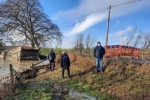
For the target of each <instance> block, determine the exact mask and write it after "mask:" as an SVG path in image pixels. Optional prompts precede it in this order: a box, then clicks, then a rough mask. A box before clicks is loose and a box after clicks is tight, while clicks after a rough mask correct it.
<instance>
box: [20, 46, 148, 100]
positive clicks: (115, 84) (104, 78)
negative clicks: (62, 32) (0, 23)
mask: <svg viewBox="0 0 150 100" xmlns="http://www.w3.org/2000/svg"><path fill="white" fill-rule="evenodd" d="M42 50H45V51H43V54H44V53H45V54H47V52H48V49H42ZM46 50H47V51H46ZM54 51H55V52H56V53H57V56H56V68H55V70H54V71H49V70H48V71H47V73H43V74H40V75H39V76H38V77H37V78H36V79H40V81H47V82H51V81H52V82H55V83H59V84H63V85H65V86H68V87H69V88H71V89H74V90H78V91H82V92H85V93H87V94H89V95H91V96H94V97H96V98H97V99H98V100H149V97H150V75H149V74H150V63H149V62H145V63H139V60H133V59H130V58H117V59H104V67H105V72H104V74H102V73H101V72H99V73H96V71H95V59H94V58H93V57H92V56H90V54H89V53H82V54H80V53H79V52H75V53H73V52H72V51H71V50H68V51H67V52H69V53H68V55H69V57H70V61H71V66H70V70H71V77H72V78H71V79H69V78H68V76H67V73H65V79H62V77H61V67H60V64H59V62H60V54H59V52H57V51H58V50H57V49H56V50H54ZM62 51H63V50H62ZM91 53H92V52H91ZM91 55H92V54H91ZM36 79H34V80H36ZM26 90H27V91H33V90H32V89H30V90H28V88H27V89H25V90H24V91H26ZM34 91H35V90H34ZM34 91H33V92H34ZM39 91H41V90H39ZM29 93H30V92H29ZM22 94H23V93H22V92H21V93H20V94H19V95H22ZM19 95H18V96H19ZM44 95H45V94H44ZM46 95H50V94H46ZM53 95H54V94H52V95H51V96H53ZM35 96H36V97H38V94H35ZM41 100H42V99H41ZM44 100H49V99H44ZM66 100H74V99H66Z"/></svg>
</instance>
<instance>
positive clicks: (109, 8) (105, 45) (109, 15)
mask: <svg viewBox="0 0 150 100" xmlns="http://www.w3.org/2000/svg"><path fill="white" fill-rule="evenodd" d="M108 9H109V10H108V21H107V30H106V44H105V46H107V44H108V32H109V21H110V10H111V5H110V6H109V8H108Z"/></svg>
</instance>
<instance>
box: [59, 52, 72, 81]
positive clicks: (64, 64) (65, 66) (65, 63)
mask: <svg viewBox="0 0 150 100" xmlns="http://www.w3.org/2000/svg"><path fill="white" fill-rule="evenodd" d="M60 66H61V68H62V78H63V79H64V72H65V70H67V71H68V77H69V78H71V76H70V59H69V56H68V54H67V53H66V52H65V51H63V53H62V56H61V60H60Z"/></svg>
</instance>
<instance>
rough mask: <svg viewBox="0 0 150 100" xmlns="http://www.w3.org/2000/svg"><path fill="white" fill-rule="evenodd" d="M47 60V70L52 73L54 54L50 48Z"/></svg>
mask: <svg viewBox="0 0 150 100" xmlns="http://www.w3.org/2000/svg"><path fill="white" fill-rule="evenodd" d="M47 59H48V60H49V68H50V70H51V71H53V70H54V69H55V52H53V49H52V48H51V49H50V52H49V54H48V56H47ZM52 67H53V68H52Z"/></svg>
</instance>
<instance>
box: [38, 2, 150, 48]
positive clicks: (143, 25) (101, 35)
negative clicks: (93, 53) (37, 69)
mask: <svg viewBox="0 0 150 100" xmlns="http://www.w3.org/2000/svg"><path fill="white" fill-rule="evenodd" d="M39 1H40V3H41V5H42V7H43V8H44V12H45V13H46V14H47V15H48V16H49V18H50V19H51V21H52V22H53V23H54V24H56V25H58V26H59V28H60V31H61V32H62V33H63V35H64V38H63V42H62V46H61V47H62V48H71V47H72V46H73V39H74V38H75V36H76V35H77V34H84V35H85V36H86V35H87V34H92V35H93V36H94V37H96V38H97V41H100V42H101V44H102V45H103V46H105V38H106V24H107V16H108V10H105V11H104V12H102V13H99V14H95V15H90V17H89V16H86V17H83V18H80V19H77V18H79V17H81V16H84V15H87V14H90V13H92V12H95V11H102V10H103V9H105V8H107V7H108V6H109V5H112V6H113V5H116V4H121V3H124V2H128V1H130V0H39ZM135 1H136V0H135ZM83 19H85V20H84V21H82V22H80V23H77V22H79V21H80V20H83ZM68 21H69V22H68ZM65 22H67V23H65ZM62 23H63V24H62ZM75 23H76V24H75ZM71 24H75V25H73V26H70V27H67V26H69V25H71ZM136 26H137V31H140V30H141V31H142V32H144V33H145V32H149V33H150V0H142V1H139V2H135V3H131V4H127V5H122V6H118V7H114V8H112V9H111V19H110V30H109V41H108V45H112V44H124V41H126V38H127V37H126V35H127V33H128V32H129V31H131V30H132V29H133V28H135V27H136ZM65 27H67V28H65ZM123 36H124V37H123ZM95 45H96V43H95ZM53 47H55V45H53Z"/></svg>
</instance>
